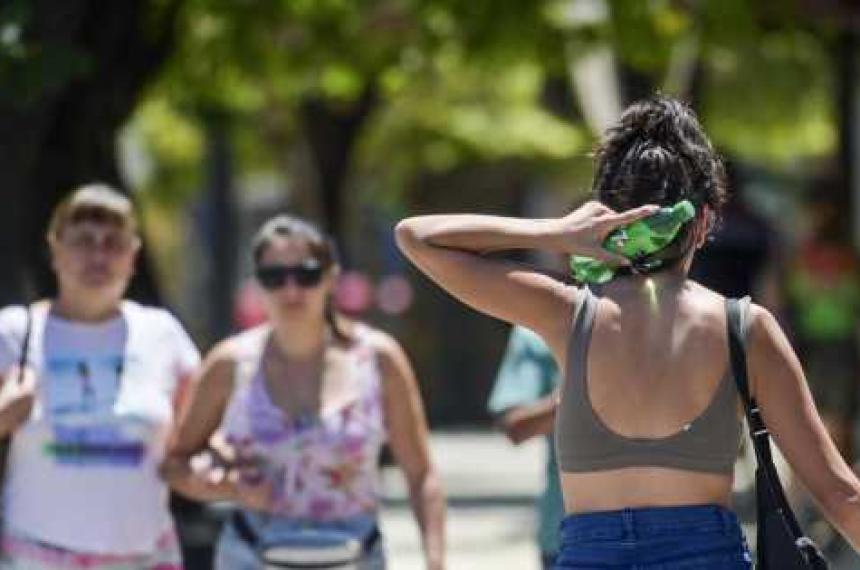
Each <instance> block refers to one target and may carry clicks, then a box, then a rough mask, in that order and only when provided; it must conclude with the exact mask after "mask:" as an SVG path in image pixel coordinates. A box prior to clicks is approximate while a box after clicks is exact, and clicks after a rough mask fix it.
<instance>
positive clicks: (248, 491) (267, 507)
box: [228, 467, 275, 512]
mask: <svg viewBox="0 0 860 570" xmlns="http://www.w3.org/2000/svg"><path fill="white" fill-rule="evenodd" d="M228 478H229V479H230V480H231V482H232V484H233V487H234V489H235V490H236V502H238V503H239V504H240V505H242V507H244V508H246V509H248V510H251V511H258V512H272V511H273V510H274V503H275V488H274V486H273V485H272V482H271V481H269V480H268V479H267V478H266V477H265V476H264V475H263V473H262V471H260V470H259V469H258V468H256V467H240V468H238V469H233V470H231V471H230V472H229V474H228Z"/></svg>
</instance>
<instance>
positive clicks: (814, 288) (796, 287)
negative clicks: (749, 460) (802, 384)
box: [789, 181, 860, 463]
mask: <svg viewBox="0 0 860 570" xmlns="http://www.w3.org/2000/svg"><path fill="white" fill-rule="evenodd" d="M814 186H815V187H814V188H813V193H812V194H811V195H810V197H809V198H808V202H807V204H806V207H805V213H806V215H807V217H808V219H807V223H808V231H807V235H806V236H805V237H804V238H803V239H802V241H801V243H800V245H799V247H798V250H797V254H796V256H795V259H794V262H793V264H792V266H791V268H790V276H789V295H790V302H791V304H790V316H791V322H792V325H793V329H794V334H795V338H796V340H797V344H798V354H799V356H800V359H801V361H802V362H803V365H804V368H805V369H806V371H807V378H808V379H809V385H810V387H811V389H812V394H813V396H814V398H815V403H816V404H817V406H818V409H819V410H820V412H821V417H822V419H823V420H824V423H825V425H826V426H827V429H828V431H829V432H830V435H831V437H832V438H833V440H834V441H835V442H836V445H837V447H838V448H839V451H840V452H841V453H842V456H843V457H844V458H845V460H846V461H848V462H849V463H850V462H852V461H853V460H854V452H853V441H852V437H851V436H852V432H853V430H854V427H855V426H854V423H855V422H856V420H857V407H858V406H857V405H858V393H857V389H858V381H857V380H858V378H857V373H858V360H857V357H858V347H857V342H858V338H857V326H858V317H860V266H858V263H857V261H858V260H857V256H856V254H855V253H854V249H853V248H852V246H851V244H850V243H849V242H848V241H847V238H846V236H847V235H849V232H848V231H846V228H844V227H843V225H841V224H840V219H839V210H838V206H837V205H836V202H835V200H834V195H833V192H830V191H828V190H829V188H828V185H827V183H826V182H824V181H818V182H816V183H815V184H814Z"/></svg>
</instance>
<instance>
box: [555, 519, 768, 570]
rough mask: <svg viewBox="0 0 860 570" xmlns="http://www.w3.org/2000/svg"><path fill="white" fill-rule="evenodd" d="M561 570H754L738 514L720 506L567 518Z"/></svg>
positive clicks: (559, 561) (563, 528)
mask: <svg viewBox="0 0 860 570" xmlns="http://www.w3.org/2000/svg"><path fill="white" fill-rule="evenodd" d="M555 568H556V570H597V569H607V568H608V569H614V570H751V569H752V557H751V556H750V553H749V549H748V548H747V546H746V541H745V540H744V536H743V532H742V531H741V527H740V524H739V523H738V519H737V517H736V516H735V514H734V513H732V512H731V511H729V510H728V509H726V508H724V507H721V506H719V505H697V506H682V507H648V508H638V509H623V510H620V511H606V512H595V513H582V514H573V515H568V516H567V517H566V518H565V519H564V520H563V521H562V523H561V550H560V552H559V555H558V558H557V560H556V566H555Z"/></svg>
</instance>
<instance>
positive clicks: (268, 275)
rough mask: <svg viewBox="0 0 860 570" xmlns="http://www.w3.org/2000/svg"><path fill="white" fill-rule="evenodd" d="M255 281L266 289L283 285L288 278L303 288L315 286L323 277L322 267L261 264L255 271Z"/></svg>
mask: <svg viewBox="0 0 860 570" xmlns="http://www.w3.org/2000/svg"><path fill="white" fill-rule="evenodd" d="M255 275H256V277H257V281H258V282H259V283H260V285H261V286H262V287H263V289H266V290H273V289H279V288H281V287H283V286H284V285H285V284H286V283H287V280H288V279H292V280H293V282H295V284H296V285H298V286H299V287H303V288H310V287H316V286H317V285H319V284H320V281H322V278H323V268H322V266H320V265H318V264H314V265H261V266H260V267H258V268H257V270H256V271H255Z"/></svg>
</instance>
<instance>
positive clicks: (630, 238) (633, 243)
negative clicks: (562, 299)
mask: <svg viewBox="0 0 860 570" xmlns="http://www.w3.org/2000/svg"><path fill="white" fill-rule="evenodd" d="M695 216H696V208H695V207H694V206H693V204H692V203H691V202H690V201H689V200H683V201H681V202H678V203H677V204H675V205H674V206H672V207H670V208H660V210H659V211H658V212H657V213H655V214H653V215H651V216H648V217H647V218H643V219H641V220H637V221H635V222H633V223H632V224H630V225H627V226H623V227H620V228H618V229H616V230H615V231H613V232H612V233H611V234H609V235H608V236H607V237H606V240H604V242H603V247H604V248H605V249H607V250H609V251H612V252H615V253H620V254H621V255H623V256H624V257H627V258H628V259H637V258H642V257H645V256H648V255H652V254H654V253H657V252H658V251H660V250H661V249H663V248H664V247H666V246H667V245H669V244H670V243H672V240H674V239H675V236H677V235H678V231H679V230H680V229H681V226H683V225H684V224H685V223H687V222H688V221H690V220H692V219H693V218H694V217H695ZM659 263H660V261H655V262H654V263H653V267H657V266H658V265H659ZM570 269H571V271H572V272H573V276H574V277H575V278H576V279H577V280H578V281H580V282H583V283H597V284H601V283H606V282H607V281H609V280H610V279H612V278H613V277H614V276H615V269H616V268H615V267H613V266H611V265H609V264H607V263H604V262H602V261H598V260H596V259H593V258H591V257H584V256H580V255H572V256H571V257H570Z"/></svg>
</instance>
